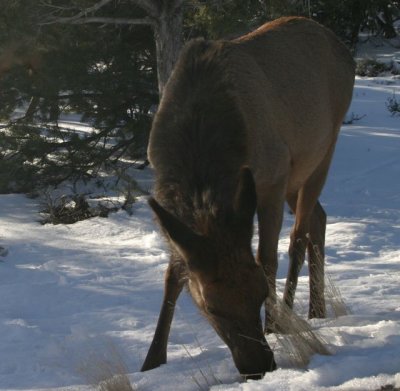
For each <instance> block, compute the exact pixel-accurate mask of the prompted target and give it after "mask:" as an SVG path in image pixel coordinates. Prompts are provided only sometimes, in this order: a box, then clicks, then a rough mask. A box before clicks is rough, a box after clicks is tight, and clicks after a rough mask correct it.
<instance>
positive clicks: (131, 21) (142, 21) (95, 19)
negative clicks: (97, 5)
mask: <svg viewBox="0 0 400 391" xmlns="http://www.w3.org/2000/svg"><path fill="white" fill-rule="evenodd" d="M68 19H69V18H61V19H58V20H55V21H54V22H52V23H63V24H86V23H99V24H115V25H117V24H118V25H120V24H124V25H145V26H151V25H153V23H154V21H153V20H152V19H151V18H149V17H144V18H137V19H135V18H108V17H103V16H90V17H84V18H81V19H74V20H68Z"/></svg>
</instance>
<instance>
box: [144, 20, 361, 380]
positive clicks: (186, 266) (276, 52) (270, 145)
mask: <svg viewBox="0 0 400 391" xmlns="http://www.w3.org/2000/svg"><path fill="white" fill-rule="evenodd" d="M353 82H354V64H353V60H352V58H351V56H350V54H349V53H348V51H347V49H346V48H345V47H344V46H343V45H342V44H341V43H340V42H339V41H338V40H337V39H336V38H335V37H334V35H333V34H332V33H331V32H330V31H328V30H326V29H325V28H323V27H322V26H320V25H318V24H317V23H315V22H312V21H310V20H307V19H303V18H282V19H279V20H277V21H274V22H272V23H269V24H266V25H264V26H262V27H260V28H259V29H258V30H256V31H254V32H252V33H250V34H248V35H246V36H244V37H241V38H239V39H236V40H234V41H216V42H212V41H204V40H195V41H192V42H190V43H189V44H188V45H187V46H186V48H185V49H184V50H183V53H182V55H181V56H180V59H179V61H178V63H177V65H176V67H175V69H174V71H173V74H172V76H171V78H170V80H169V82H168V84H167V86H166V89H165V92H164V95H163V99H162V101H161V104H160V107H159V110H158V113H157V115H156V117H155V119H154V123H153V127H152V130H151V135H150V143H149V149H148V152H149V160H150V162H151V163H152V165H153V167H154V170H155V175H156V181H155V195H154V197H155V199H151V200H150V205H151V206H152V208H153V210H154V211H155V213H156V215H157V216H158V219H159V221H160V224H161V226H162V228H163V230H164V233H165V235H166V238H167V239H168V241H169V243H170V248H171V262H170V265H169V268H168V271H167V274H166V286H165V297H164V301H163V306H162V309H161V313H160V317H159V322H158V325H157V329H156V332H155V336H154V340H153V343H152V345H151V347H150V350H149V353H148V356H147V358H146V360H145V363H144V365H143V368H142V369H143V370H147V369H151V368H154V367H156V366H158V365H160V364H162V363H164V362H166V347H167V340H168V334H169V329H170V324H171V321H172V317H173V309H174V305H175V301H176V299H177V297H178V296H179V293H180V291H181V289H182V286H183V285H184V283H185V282H187V284H188V287H189V290H190V292H191V294H192V297H193V299H194V301H195V302H196V304H197V305H198V306H199V308H200V309H201V310H202V312H203V313H204V314H205V315H206V317H207V318H208V320H209V321H210V323H211V324H212V325H213V327H214V328H215V330H216V331H217V333H218V334H219V335H220V336H221V338H222V339H223V340H224V341H225V342H226V343H227V345H228V347H229V348H230V349H231V352H232V355H233V359H234V361H235V364H236V366H237V367H238V369H239V371H240V372H241V373H242V374H244V375H247V374H250V375H252V376H254V377H257V376H259V374H262V373H264V372H265V371H270V370H273V369H274V368H275V362H274V359H273V354H272V352H271V350H270V349H269V347H268V344H267V342H266V340H265V338H264V335H263V330H262V325H261V320H260V316H259V312H260V307H261V305H262V302H263V301H264V300H265V299H266V297H267V295H268V300H267V301H266V303H267V306H266V310H267V318H266V319H267V320H266V322H267V324H266V327H267V328H268V329H273V326H274V323H273V321H274V320H273V319H272V318H271V317H270V316H269V315H270V314H273V313H274V311H273V306H274V303H275V301H276V299H275V278H276V269H277V245H278V238H279V232H280V229H281V224H282V215H283V207H284V202H285V201H287V202H288V204H289V205H290V207H291V208H292V210H293V212H294V214H295V216H296V220H295V224H294V227H293V230H292V234H291V244H290V249H289V256H290V268H289V272H288V279H287V284H286V289H285V294H284V301H285V303H286V304H287V305H288V306H289V307H292V305H293V298H294V292H295V289H296V284H297V278H298V273H299V271H300V268H301V266H302V264H303V262H304V257H305V252H306V249H307V248H308V251H309V267H310V317H323V316H325V302H324V293H323V291H324V273H323V272H324V271H323V257H321V254H322V256H323V252H324V237H325V223H326V215H325V212H324V210H323V209H322V207H321V205H320V204H319V203H318V197H319V194H320V192H321V190H322V187H323V184H324V182H325V178H326V175H327V171H328V167H329V163H330V161H331V157H332V154H333V150H334V146H335V142H336V138H337V134H338V132H339V128H340V125H341V123H342V120H343V117H344V115H345V113H346V110H347V108H348V105H349V103H350V100H351V95H352V89H353ZM246 167H248V168H246ZM256 211H257V216H258V222H259V237H260V240H259V248H258V253H257V259H256V260H255V259H254V257H253V254H252V251H251V236H252V224H253V216H254V213H255V212H256ZM311 243H312V245H311ZM315 246H317V248H318V249H319V251H318V254H316V253H315V251H314V250H313V249H315V248H316V247H315ZM321 259H322V261H321ZM267 281H268V283H267ZM268 287H269V290H268Z"/></svg>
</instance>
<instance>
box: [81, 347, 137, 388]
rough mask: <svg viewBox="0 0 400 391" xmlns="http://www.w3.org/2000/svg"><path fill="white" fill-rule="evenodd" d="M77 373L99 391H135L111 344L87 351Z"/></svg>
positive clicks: (119, 357) (125, 368) (120, 358)
mask: <svg viewBox="0 0 400 391" xmlns="http://www.w3.org/2000/svg"><path fill="white" fill-rule="evenodd" d="M78 373H79V374H80V375H81V377H82V378H83V379H84V380H85V381H87V382H88V383H89V384H91V385H93V386H94V387H96V389H97V390H99V391H137V389H136V388H133V387H132V385H131V383H130V381H129V378H128V376H127V373H128V368H127V366H126V364H125V362H124V360H123V358H122V356H121V354H120V353H119V352H118V350H117V348H116V347H115V346H114V345H113V344H112V343H111V342H106V343H104V344H102V345H101V347H100V348H96V349H93V350H92V351H89V352H88V354H87V357H85V359H83V360H82V361H81V362H80V365H79V367H78Z"/></svg>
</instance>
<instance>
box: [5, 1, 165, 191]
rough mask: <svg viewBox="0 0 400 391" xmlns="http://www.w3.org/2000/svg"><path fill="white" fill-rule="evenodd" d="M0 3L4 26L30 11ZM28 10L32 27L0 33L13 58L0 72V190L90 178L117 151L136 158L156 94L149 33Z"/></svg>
mask: <svg viewBox="0 0 400 391" xmlns="http://www.w3.org/2000/svg"><path fill="white" fill-rule="evenodd" d="M4 7H5V9H6V11H7V13H8V15H4V17H5V18H6V19H7V21H8V22H9V24H10V25H12V23H13V22H12V21H13V20H15V21H17V22H18V21H19V20H20V17H21V16H22V17H23V19H24V20H25V21H26V20H32V15H35V11H36V9H37V5H35V4H32V3H31V2H28V1H14V2H11V3H7V4H5V5H4ZM133 11H134V10H133ZM36 12H37V16H36V20H34V22H33V23H32V24H26V25H24V26H22V25H21V26H18V27H16V28H15V29H14V30H11V31H9V32H8V34H5V33H4V32H3V31H2V34H1V36H0V47H2V48H3V53H6V50H7V49H8V51H9V52H10V53H11V54H10V56H13V57H14V58H13V60H14V66H13V67H12V68H11V69H10V70H9V71H8V72H6V73H4V74H3V75H0V102H1V105H0V122H1V123H3V125H2V128H3V131H1V132H0V159H1V160H0V164H1V166H0V192H8V191H24V192H25V191H30V190H32V189H34V188H37V187H41V186H42V185H44V184H58V183H60V182H62V181H64V180H66V179H73V180H76V179H85V178H91V177H93V176H96V174H97V173H98V171H99V170H100V169H102V168H104V166H110V165H112V164H114V163H115V162H116V161H117V160H118V159H119V158H120V157H122V156H124V157H128V158H130V159H136V158H143V157H144V156H145V147H146V142H147V136H148V129H149V124H150V115H149V112H150V110H151V108H152V107H153V106H154V105H155V104H156V102H157V100H158V95H157V91H156V80H155V65H154V64H155V59H154V43H153V37H152V34H151V31H150V29H148V28H146V27H143V26H138V27H136V26H135V27H134V28H133V27H131V26H119V27H115V26H103V27H102V28H98V27H97V28H96V27H94V26H91V25H79V26H75V25H56V24H52V25H49V26H40V22H41V20H39V15H40V12H38V11H36ZM43 12H44V10H43V9H42V10H41V13H42V14H43ZM124 12H127V10H124ZM26 15H30V17H31V19H29V18H28V16H26ZM10 35H12V36H11V37H10ZM32 37H33V38H32ZM10 42H13V45H14V47H12V46H10ZM27 48H28V49H29V51H27ZM31 58H35V63H37V64H36V67H35V68H34V69H32V67H31V64H30V62H31ZM74 122H84V123H86V124H88V126H87V127H79V126H78V127H77V126H76V124H74Z"/></svg>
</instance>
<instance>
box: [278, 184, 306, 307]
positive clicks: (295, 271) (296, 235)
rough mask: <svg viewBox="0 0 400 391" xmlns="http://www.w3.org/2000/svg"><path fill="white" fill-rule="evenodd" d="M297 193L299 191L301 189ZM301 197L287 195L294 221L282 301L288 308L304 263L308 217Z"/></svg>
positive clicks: (291, 304) (291, 303) (291, 305)
mask: <svg viewBox="0 0 400 391" xmlns="http://www.w3.org/2000/svg"><path fill="white" fill-rule="evenodd" d="M299 193H301V191H300V192H299ZM301 199H302V197H301V194H300V195H299V196H297V195H296V196H293V197H288V203H289V206H290V208H291V209H292V211H293V212H294V214H295V223H294V226H293V228H292V232H291V234H290V245H289V269H288V274H287V278H286V285H285V291H284V295H283V301H284V303H285V304H286V305H287V306H288V307H289V308H290V309H292V308H293V302H294V295H295V292H296V288H297V281H298V277H299V273H300V270H301V268H302V267H303V264H304V259H305V254H306V248H307V244H308V235H307V234H308V228H309V218H308V216H307V213H304V212H305V210H304V207H303V205H301Z"/></svg>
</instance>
